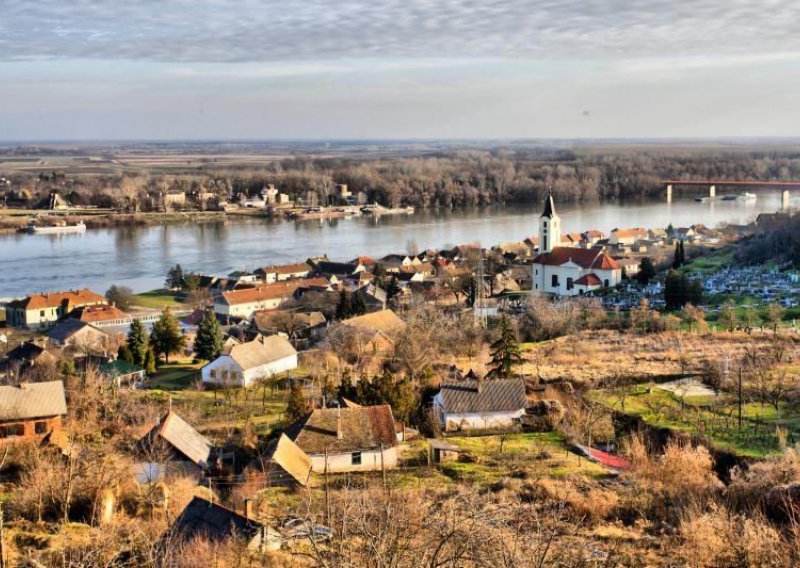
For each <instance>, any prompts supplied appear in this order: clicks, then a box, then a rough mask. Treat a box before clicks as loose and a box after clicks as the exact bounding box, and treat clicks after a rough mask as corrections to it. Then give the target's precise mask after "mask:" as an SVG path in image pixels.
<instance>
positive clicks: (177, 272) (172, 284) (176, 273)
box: [165, 264, 184, 290]
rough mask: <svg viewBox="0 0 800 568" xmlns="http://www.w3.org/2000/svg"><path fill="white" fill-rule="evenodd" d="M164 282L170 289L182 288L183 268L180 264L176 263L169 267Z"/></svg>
mask: <svg viewBox="0 0 800 568" xmlns="http://www.w3.org/2000/svg"><path fill="white" fill-rule="evenodd" d="M165 284H166V285H167V288H169V289H170V290H176V289H180V288H183V284H184V280H183V268H181V265H180V264H176V265H175V266H174V267H172V268H170V269H169V272H167V279H166V281H165Z"/></svg>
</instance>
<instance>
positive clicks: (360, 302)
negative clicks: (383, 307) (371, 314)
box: [351, 292, 367, 316]
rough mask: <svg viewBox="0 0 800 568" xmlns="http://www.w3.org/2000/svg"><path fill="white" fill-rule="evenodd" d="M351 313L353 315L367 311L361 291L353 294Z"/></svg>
mask: <svg viewBox="0 0 800 568" xmlns="http://www.w3.org/2000/svg"><path fill="white" fill-rule="evenodd" d="M351 313H352V314H353V315H354V316H360V315H363V314H365V313H367V304H366V302H364V295H363V294H362V293H361V292H356V293H355V294H353V305H352V309H351Z"/></svg>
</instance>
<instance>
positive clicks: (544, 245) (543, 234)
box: [539, 191, 561, 253]
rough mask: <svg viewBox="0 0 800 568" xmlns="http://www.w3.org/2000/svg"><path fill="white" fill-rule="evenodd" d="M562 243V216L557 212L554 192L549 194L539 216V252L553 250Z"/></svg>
mask: <svg viewBox="0 0 800 568" xmlns="http://www.w3.org/2000/svg"><path fill="white" fill-rule="evenodd" d="M560 244H561V218H560V217H559V216H558V214H557V213H556V206H555V203H554V202H553V192H552V191H550V192H548V194H547V199H545V201H544V211H543V212H542V214H541V216H540V217H539V252H540V253H546V252H550V251H552V250H553V249H554V248H555V247H557V246H559V245H560Z"/></svg>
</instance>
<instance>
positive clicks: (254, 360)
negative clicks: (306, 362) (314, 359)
mask: <svg viewBox="0 0 800 568" xmlns="http://www.w3.org/2000/svg"><path fill="white" fill-rule="evenodd" d="M295 368H297V351H295V349H294V347H292V344H291V343H289V340H287V339H286V338H285V337H281V336H280V335H271V336H269V337H263V336H258V337H257V338H256V339H254V340H253V341H248V342H247V343H240V344H238V345H233V346H232V347H231V348H230V351H229V352H228V353H227V354H223V355H220V356H219V357H217V358H216V359H214V360H213V361H211V362H210V363H208V364H207V365H205V366H204V367H203V368H202V369H201V370H200V373H201V375H202V377H203V383H205V384H215V385H222V386H240V387H246V386H249V385H251V384H252V383H254V382H255V381H258V380H260V379H266V378H269V377H272V376H275V375H276V374H278V373H282V372H284V371H290V370H292V369H295Z"/></svg>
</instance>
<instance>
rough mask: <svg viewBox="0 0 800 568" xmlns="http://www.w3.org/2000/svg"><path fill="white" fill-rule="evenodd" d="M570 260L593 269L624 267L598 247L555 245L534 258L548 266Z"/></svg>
mask: <svg viewBox="0 0 800 568" xmlns="http://www.w3.org/2000/svg"><path fill="white" fill-rule="evenodd" d="M570 261H572V262H574V263H575V264H577V265H578V266H580V267H581V268H586V269H592V270H618V269H620V268H622V267H621V266H620V264H619V263H618V262H617V261H616V260H614V259H613V258H611V257H610V256H609V255H608V254H606V253H605V252H603V251H602V250H598V249H579V248H572V247H555V248H554V249H553V250H552V251H550V252H546V253H544V254H540V255H539V256H537V257H536V258H535V259H533V263H534V264H544V265H547V266H561V265H562V264H566V263H567V262H570Z"/></svg>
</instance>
